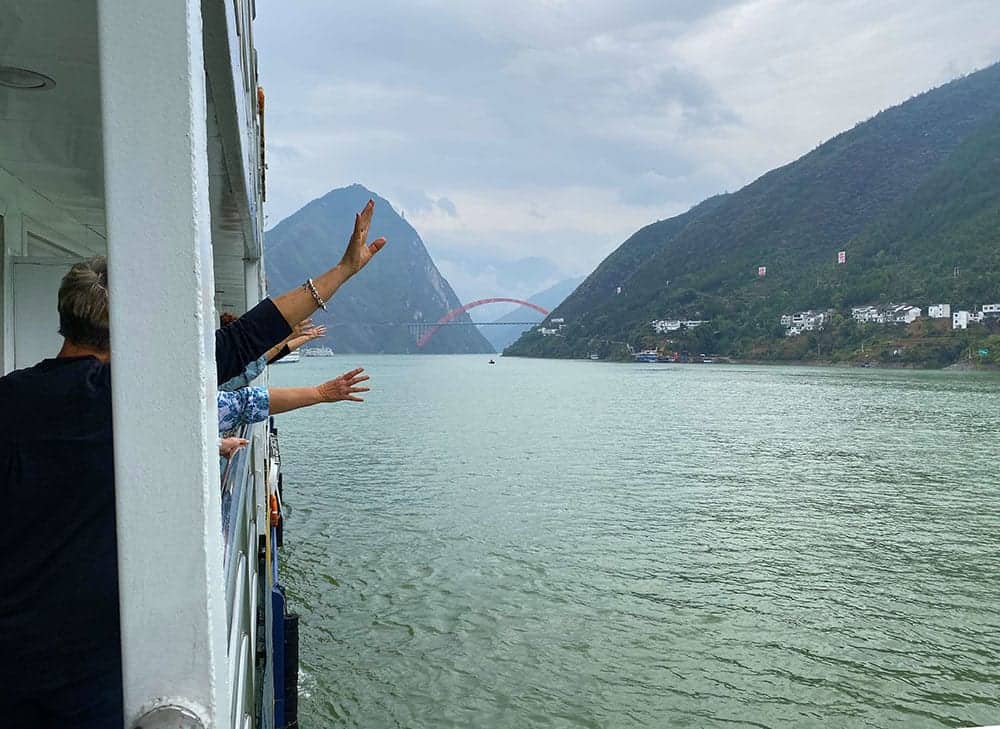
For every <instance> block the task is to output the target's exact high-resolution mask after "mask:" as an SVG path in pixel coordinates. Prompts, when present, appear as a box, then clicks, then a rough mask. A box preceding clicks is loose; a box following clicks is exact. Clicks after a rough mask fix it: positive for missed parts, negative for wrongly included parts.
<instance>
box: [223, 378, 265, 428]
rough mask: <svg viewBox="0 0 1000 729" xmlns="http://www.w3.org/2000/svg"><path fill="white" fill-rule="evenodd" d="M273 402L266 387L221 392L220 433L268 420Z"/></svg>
mask: <svg viewBox="0 0 1000 729" xmlns="http://www.w3.org/2000/svg"><path fill="white" fill-rule="evenodd" d="M270 412H271V400H270V397H269V396H268V394H267V388H266V387H244V388H242V389H240V390H236V391H235V392H223V391H220V392H219V432H220V433H223V432H225V431H227V430H231V429H233V428H235V427H236V426H238V425H245V424H247V423H259V422H260V421H262V420H267V416H268V415H269V414H270Z"/></svg>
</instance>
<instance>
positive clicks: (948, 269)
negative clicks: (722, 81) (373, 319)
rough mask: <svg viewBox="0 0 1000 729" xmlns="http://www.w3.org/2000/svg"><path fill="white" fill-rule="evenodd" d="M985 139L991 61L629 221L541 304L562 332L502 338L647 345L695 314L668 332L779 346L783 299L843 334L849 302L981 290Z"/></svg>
mask: <svg viewBox="0 0 1000 729" xmlns="http://www.w3.org/2000/svg"><path fill="white" fill-rule="evenodd" d="M775 122H776V124H780V110H778V109H776V110H775ZM998 146H1000V64H998V65H994V66H991V67H990V68H987V69H985V70H983V71H980V72H978V73H974V74H971V75H969V76H966V77H964V78H961V79H958V80H956V81H953V82H951V83H949V84H946V85H944V86H941V87H939V88H936V89H934V90H932V91H928V92H927V93H924V94H921V95H919V96H916V97H914V98H912V99H910V100H908V101H906V102H905V103H903V104H900V105H899V106H896V107H893V108H891V109H888V110H886V111H884V112H882V113H880V114H878V115H877V116H875V117H873V118H871V119H869V120H868V121H866V122H863V123H861V124H858V125H856V126H855V127H854V128H853V129H850V130H848V131H846V132H844V133H842V134H839V135H838V136H836V137H834V138H833V139H831V140H829V141H828V142H826V143H824V144H822V145H820V146H819V147H817V148H816V149H814V150H813V151H812V152H810V153H808V154H806V155H805V156H803V157H801V158H800V159H798V160H796V161H794V162H792V163H791V164H788V165H786V166H784V167H781V168H779V169H775V170H772V171H771V172H768V173H767V174H765V175H764V176H762V177H761V178H759V179H758V180H756V181H754V182H752V183H751V184H749V185H747V186H746V187H744V188H743V189H741V190H739V191H738V192H734V193H732V194H727V195H720V196H717V197H713V198H709V199H708V200H706V201H704V202H702V203H701V204H699V205H697V206H695V207H694V208H692V209H691V210H689V211H688V212H686V213H684V214H682V215H678V216H676V217H674V218H670V219H668V220H662V221H659V222H656V223H653V224H651V225H648V226H646V227H645V228H642V229H641V230H639V231H637V232H636V233H635V234H634V235H632V236H631V237H630V238H629V239H628V240H626V241H625V242H624V243H622V245H621V246H620V247H619V248H618V249H617V250H615V251H614V252H613V253H612V254H611V255H609V256H608V257H607V258H606V259H605V260H604V262H602V263H601V265H600V266H598V268H597V269H596V270H595V271H594V272H593V273H592V274H591V275H590V276H588V277H587V279H586V280H585V281H584V282H583V283H582V284H581V285H580V286H579V287H578V288H577V289H576V291H574V292H573V294H572V295H571V296H570V297H569V298H567V299H566V300H565V301H564V302H563V303H562V304H561V305H560V306H559V307H558V309H556V310H555V311H554V312H553V314H554V315H555V316H557V317H563V318H565V320H566V328H565V330H564V332H563V333H562V335H561V336H549V337H544V336H541V335H539V334H537V333H535V332H527V333H526V334H525V335H524V336H523V337H522V338H521V339H520V340H519V341H518V342H516V343H515V344H514V345H513V346H512V347H511V348H510V349H509V350H508V352H507V354H522V355H533V356H556V357H579V356H586V355H587V353H588V352H593V351H597V352H601V353H605V354H607V353H610V352H612V351H613V350H614V348H616V347H617V348H618V350H619V351H621V350H623V347H622V342H628V343H629V344H631V345H632V346H633V347H647V346H653V345H656V344H657V343H659V340H658V339H657V338H656V337H655V336H654V332H653V330H652V328H651V327H650V321H651V320H655V319H700V320H710V321H711V322H712V324H711V326H703V327H698V328H696V329H694V330H692V334H691V335H689V336H687V337H686V339H683V340H681V341H680V342H677V343H676V346H677V347H678V348H690V349H691V350H692V351H695V352H717V353H721V354H730V355H734V356H747V355H748V354H753V356H761V355H760V354H758V353H759V352H761V351H764V352H771V351H778V354H776V355H773V356H775V357H780V356H782V355H781V351H780V350H776V349H775V343H780V342H782V341H783V340H784V339H785V337H784V330H783V329H782V328H781V327H779V325H778V320H779V317H780V316H781V315H782V314H784V313H789V312H795V311H801V310H803V309H826V308H834V309H836V310H837V311H838V312H839V316H841V317H843V318H846V326H845V327H844V329H845V331H846V332H847V333H846V334H845V335H844V337H841V339H844V340H845V341H846V340H848V339H849V338H850V337H849V336H848V335H850V336H854V335H853V334H852V333H851V332H850V331H847V330H849V329H851V327H850V321H851V320H850V310H849V307H851V306H854V305H863V304H875V303H888V302H891V301H894V302H904V301H905V302H908V303H912V304H916V305H918V306H923V307H926V306H927V305H928V304H931V303H938V302H950V303H951V304H952V305H954V306H959V307H961V308H971V307H972V306H975V305H978V304H981V303H984V302H987V303H988V302H992V301H993V300H995V299H996V298H997V294H998V292H1000V244H998V233H997V231H998V230H1000V158H998V156H997V149H998ZM839 251H846V258H847V260H846V263H845V264H843V265H839V264H838V263H837V254H838V252H839ZM758 267H766V275H758ZM761 273H762V274H763V273H765V272H764V271H761ZM834 330H836V328H834ZM828 334H830V335H831V336H833V335H834V334H836V331H833V332H830V333H828ZM665 338H666V337H663V339H665ZM806 339H808V337H805V338H803V340H802V341H805V340H806ZM839 341H840V340H837V341H834V342H830V343H828V345H827V346H828V348H829V346H834V347H836V346H837V345H838V342H839ZM815 348H816V347H814V349H815ZM796 356H801V355H796Z"/></svg>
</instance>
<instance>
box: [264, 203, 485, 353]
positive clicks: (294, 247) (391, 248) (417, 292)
mask: <svg viewBox="0 0 1000 729" xmlns="http://www.w3.org/2000/svg"><path fill="white" fill-rule="evenodd" d="M369 198H373V199H374V200H375V214H374V216H373V218H372V224H371V235H370V236H369V237H370V238H375V237H376V236H384V237H385V238H386V239H387V240H388V245H386V247H385V248H383V249H382V251H381V252H379V254H378V255H377V256H376V257H375V258H374V259H373V260H372V262H371V263H370V264H369V265H368V266H367V267H366V268H365V269H364V270H363V271H362V272H361V273H360V274H358V275H357V276H355V277H354V278H353V279H351V280H350V281H348V282H347V283H346V284H344V286H343V287H342V288H341V290H340V291H338V292H337V294H336V296H334V298H333V300H332V301H331V302H330V305H329V313H327V312H323V311H318V312H316V315H315V316H314V317H313V319H314V320H315V321H316V322H317V323H321V324H327V325H328V326H329V327H330V333H329V335H328V336H327V341H326V342H320V343H323V344H328V345H329V346H332V347H333V348H334V350H336V351H337V352H385V353H393V354H396V353H405V352H417V351H425V352H428V353H477V352H492V351H493V348H492V347H491V346H490V344H489V342H487V341H486V339H484V338H483V336H482V334H480V333H479V331H478V330H477V329H476V327H474V326H450V327H443V328H442V329H441V330H440V331H439V332H438V333H437V334H436V335H435V336H434V337H433V338H432V339H431V340H430V341H429V342H428V343H427V345H426V346H425V347H424V348H423V349H422V350H419V349H418V348H417V346H416V337H415V336H414V332H413V331H412V330H411V329H410V328H408V327H407V326H406V324H407V323H411V322H413V323H415V322H430V323H433V322H436V321H437V320H438V319H439V318H440V317H441V316H442V315H443V314H444V313H445V312H447V311H449V310H450V309H453V308H455V307H457V306H459V305H460V302H459V300H458V297H457V296H455V292H454V291H452V288H451V286H450V285H449V284H448V282H447V281H446V280H445V279H444V277H443V276H442V275H441V273H440V272H439V271H438V270H437V267H436V266H435V265H434V261H433V260H431V257H430V255H429V254H428V253H427V249H426V248H424V244H423V241H422V240H420V236H419V235H418V234H417V231H415V230H414V229H413V227H412V226H411V225H410V224H409V223H407V222H406V221H405V220H404V219H403V218H401V217H400V216H399V215H397V214H396V212H395V211H394V210H393V209H392V206H391V205H389V203H388V202H387V201H386V200H384V199H383V198H381V197H379V196H378V195H376V194H375V193H373V192H371V191H370V190H367V189H366V188H364V187H362V186H361V185H351V186H350V187H344V188H340V189H337V190H332V191H330V192H329V193H327V194H326V195H324V196H323V197H321V198H318V199H316V200H313V201H312V202H310V203H309V204H308V205H306V206H305V207H303V208H302V209H301V210H299V211H298V212H296V213H294V214H293V215H290V216H289V217H288V218H286V219H284V220H282V221H281V222H280V223H278V225H276V226H275V227H274V228H273V229H271V230H270V231H268V232H267V234H266V236H265V243H264V248H265V250H266V260H267V281H268V289H269V290H270V291H272V292H281V291H286V290H288V289H290V288H292V287H294V286H298V285H300V284H301V283H302V282H303V281H305V279H306V278H307V277H308V276H312V275H315V274H316V273H317V271H319V270H320V268H321V267H322V266H328V265H331V264H333V263H336V261H337V260H338V259H339V256H340V255H341V253H342V252H343V249H344V246H345V245H346V244H347V240H348V238H349V237H350V234H351V231H352V229H353V227H354V216H355V214H356V213H357V212H358V211H360V210H361V209H362V208H363V207H364V205H365V203H366V202H368V199H369ZM455 321H457V322H471V319H469V317H468V314H463V315H461V316H460V317H457V318H456V319H455ZM387 324H392V325H393V326H387Z"/></svg>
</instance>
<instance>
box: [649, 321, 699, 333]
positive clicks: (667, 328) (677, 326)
mask: <svg viewBox="0 0 1000 729" xmlns="http://www.w3.org/2000/svg"><path fill="white" fill-rule="evenodd" d="M705 323H706V322H705V321H704V320H699V319H654V320H653V321H651V322H649V324H650V326H652V327H653V331H654V332H656V333H657V334H666V333H667V332H677V331H680V330H681V329H694V328H695V327H700V326H701V325H702V324H705Z"/></svg>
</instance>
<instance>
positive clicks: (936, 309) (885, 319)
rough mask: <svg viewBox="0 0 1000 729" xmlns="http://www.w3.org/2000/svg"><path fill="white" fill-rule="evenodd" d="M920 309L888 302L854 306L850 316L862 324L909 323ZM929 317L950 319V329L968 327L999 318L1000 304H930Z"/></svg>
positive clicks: (917, 315)
mask: <svg viewBox="0 0 1000 729" xmlns="http://www.w3.org/2000/svg"><path fill="white" fill-rule="evenodd" d="M921 314H922V310H921V309H920V307H917V306H910V305H909V304H889V305H887V306H855V307H854V308H852V309H851V316H852V317H854V320H855V321H858V322H861V323H863V324H911V323H912V322H913V321H915V320H916V319H919V318H920V316H921ZM927 317H928V318H929V319H951V328H952V329H968V328H969V324H974V323H982V322H983V321H985V320H986V319H993V318H995V319H1000V304H983V306H982V307H980V309H979V311H967V310H964V309H963V310H960V311H955V312H953V311H952V310H951V304H932V305H931V306H928V307H927Z"/></svg>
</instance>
